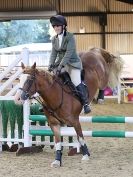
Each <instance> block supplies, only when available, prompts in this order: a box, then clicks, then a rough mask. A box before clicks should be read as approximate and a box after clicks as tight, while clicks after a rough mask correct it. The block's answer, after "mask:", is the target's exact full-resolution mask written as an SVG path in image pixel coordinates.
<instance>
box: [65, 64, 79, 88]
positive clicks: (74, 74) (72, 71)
mask: <svg viewBox="0 0 133 177" xmlns="http://www.w3.org/2000/svg"><path fill="white" fill-rule="evenodd" d="M63 69H64V70H65V71H67V72H68V73H69V76H70V78H71V81H72V82H73V84H74V85H75V86H76V87H77V86H78V85H79V84H80V83H81V70H80V69H77V68H74V67H72V66H70V65H66V66H65V68H63Z"/></svg>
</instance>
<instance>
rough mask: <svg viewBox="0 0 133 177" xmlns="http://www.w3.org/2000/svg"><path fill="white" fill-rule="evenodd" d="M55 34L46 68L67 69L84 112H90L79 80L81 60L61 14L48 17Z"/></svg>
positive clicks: (84, 91)
mask: <svg viewBox="0 0 133 177" xmlns="http://www.w3.org/2000/svg"><path fill="white" fill-rule="evenodd" d="M50 23H51V25H52V26H53V28H54V30H55V32H56V35H55V36H54V37H53V38H52V52H51V56H50V61H49V67H48V70H49V71H52V70H53V68H56V74H59V73H61V72H62V71H67V72H68V73H69V76H70V78H71V81H72V82H73V84H74V85H75V86H76V88H77V90H78V91H79V94H80V98H81V102H82V105H83V107H84V112H85V113H89V112H91V109H90V106H89V104H88V92H87V89H86V86H85V84H84V83H83V82H82V81H81V70H82V62H81V60H80V57H79V56H78V54H77V52H76V44H75V38H74V35H73V34H72V33H70V32H68V31H67V21H66V19H65V17H64V16H62V15H55V16H52V17H51V18H50Z"/></svg>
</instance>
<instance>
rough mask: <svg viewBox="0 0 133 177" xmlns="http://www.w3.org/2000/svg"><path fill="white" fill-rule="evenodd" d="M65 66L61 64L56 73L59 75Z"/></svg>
mask: <svg viewBox="0 0 133 177" xmlns="http://www.w3.org/2000/svg"><path fill="white" fill-rule="evenodd" d="M62 68H63V66H62V65H59V66H58V68H57V71H56V75H57V76H58V75H59V74H60V73H61V69H62Z"/></svg>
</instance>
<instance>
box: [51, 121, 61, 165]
mask: <svg viewBox="0 0 133 177" xmlns="http://www.w3.org/2000/svg"><path fill="white" fill-rule="evenodd" d="M50 127H51V129H52V131H53V133H54V136H55V150H56V152H55V160H54V161H53V162H52V163H51V167H60V166H61V164H62V146H61V134H60V125H59V124H55V123H54V122H53V120H52V122H51V123H50Z"/></svg>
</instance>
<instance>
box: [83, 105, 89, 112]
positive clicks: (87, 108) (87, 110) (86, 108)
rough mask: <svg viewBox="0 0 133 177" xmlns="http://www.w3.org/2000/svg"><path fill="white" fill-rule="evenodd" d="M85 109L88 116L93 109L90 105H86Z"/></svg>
mask: <svg viewBox="0 0 133 177" xmlns="http://www.w3.org/2000/svg"><path fill="white" fill-rule="evenodd" d="M83 107H84V113H85V114H88V113H90V112H91V108H90V106H89V105H88V104H85V105H84V106H83Z"/></svg>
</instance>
